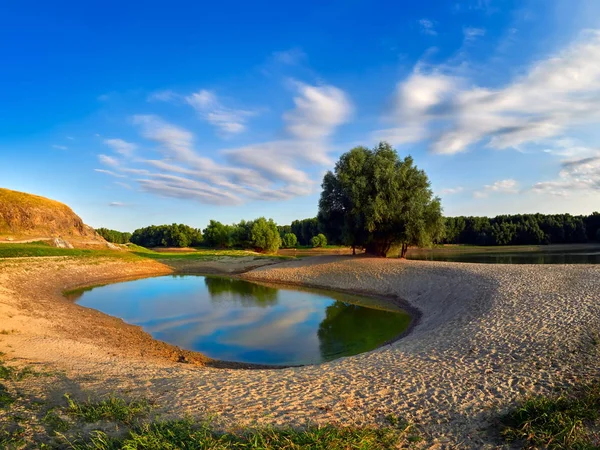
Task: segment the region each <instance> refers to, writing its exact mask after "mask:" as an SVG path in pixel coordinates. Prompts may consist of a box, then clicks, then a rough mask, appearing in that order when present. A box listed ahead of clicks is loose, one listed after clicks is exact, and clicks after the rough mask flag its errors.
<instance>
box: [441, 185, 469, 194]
mask: <svg viewBox="0 0 600 450" xmlns="http://www.w3.org/2000/svg"><path fill="white" fill-rule="evenodd" d="M464 190H465V188H463V187H462V186H457V187H453V188H445V189H442V190H441V191H440V194H442V195H454V194H460V193H461V192H463V191H464Z"/></svg>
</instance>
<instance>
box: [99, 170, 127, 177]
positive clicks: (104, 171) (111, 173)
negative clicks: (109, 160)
mask: <svg viewBox="0 0 600 450" xmlns="http://www.w3.org/2000/svg"><path fill="white" fill-rule="evenodd" d="M94 172H98V173H104V174H106V175H110V176H112V177H117V178H125V175H122V174H120V173H116V172H113V171H112V170H106V169H94Z"/></svg>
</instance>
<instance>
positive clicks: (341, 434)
mask: <svg viewBox="0 0 600 450" xmlns="http://www.w3.org/2000/svg"><path fill="white" fill-rule="evenodd" d="M410 433H411V430H407V429H400V428H390V427H388V428H368V427H366V428H356V427H334V426H331V425H327V426H322V427H317V426H313V427H308V428H305V429H293V428H270V427H269V428H259V429H255V430H247V431H244V432H240V433H219V432H215V431H214V430H212V429H211V428H210V426H209V424H197V423H195V422H193V421H192V420H190V419H184V420H174V421H165V422H155V423H151V424H144V425H141V426H139V427H136V428H134V429H132V430H130V431H129V432H128V433H127V435H125V436H123V437H119V438H111V437H109V436H108V435H107V434H106V433H104V432H102V431H96V432H95V433H94V434H93V435H92V437H91V440H89V441H88V442H83V443H73V444H71V445H72V448H74V449H77V450H116V449H128V450H149V449H164V450H167V449H172V450H175V449H186V450H194V449H261V450H271V449H287V450H294V449H315V450H316V449H319V450H329V449H357V450H358V449H364V450H378V449H392V448H398V447H399V446H400V445H401V444H402V443H406V442H407V441H409V440H411V439H412V440H416V439H415V436H416V435H414V434H410Z"/></svg>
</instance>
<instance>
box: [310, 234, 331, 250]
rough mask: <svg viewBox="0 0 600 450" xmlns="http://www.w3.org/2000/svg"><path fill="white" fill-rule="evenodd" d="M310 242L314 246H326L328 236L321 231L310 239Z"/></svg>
mask: <svg viewBox="0 0 600 450" xmlns="http://www.w3.org/2000/svg"><path fill="white" fill-rule="evenodd" d="M310 243H311V245H312V246H313V247H315V248H316V247H326V246H327V238H326V237H325V235H324V234H323V233H319V234H317V235H316V236H313V238H312V239H311V240H310Z"/></svg>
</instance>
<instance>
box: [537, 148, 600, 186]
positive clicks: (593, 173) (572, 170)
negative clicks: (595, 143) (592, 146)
mask: <svg viewBox="0 0 600 450" xmlns="http://www.w3.org/2000/svg"><path fill="white" fill-rule="evenodd" d="M531 190H532V191H533V192H536V193H540V194H551V195H558V196H565V197H566V196H569V195H570V194H573V193H575V192H581V191H588V192H594V191H596V192H598V191H600V151H597V152H596V156H590V157H586V158H580V159H573V160H566V161H563V162H562V164H561V170H560V172H559V174H558V177H557V179H555V180H552V181H542V182H539V183H536V184H534V185H533V187H532V188H531Z"/></svg>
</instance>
